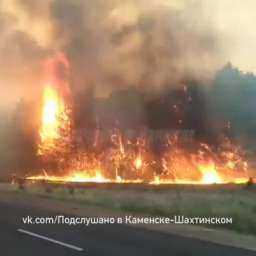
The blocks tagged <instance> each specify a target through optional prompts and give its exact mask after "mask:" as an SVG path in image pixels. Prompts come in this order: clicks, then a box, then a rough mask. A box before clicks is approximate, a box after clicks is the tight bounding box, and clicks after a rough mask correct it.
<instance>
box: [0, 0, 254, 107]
mask: <svg viewBox="0 0 256 256" xmlns="http://www.w3.org/2000/svg"><path fill="white" fill-rule="evenodd" d="M227 1H229V0H225V1H223V2H227ZM247 1H250V0H247ZM207 6H208V8H207ZM217 7H218V8H217ZM237 7H238V6H237ZM220 9H221V7H220V1H219V2H218V5H217V4H216V6H215V5H214V4H212V3H211V1H201V0H176V1H171V0H107V1H106V0H94V1H84V0H76V1H72V0H37V1H34V0H0V36H1V41H0V66H1V69H0V70H1V71H0V87H1V96H3V97H1V103H4V102H6V101H10V100H15V99H17V98H18V97H24V95H25V96H26V97H32V96H34V94H35V93H37V92H38V91H40V86H42V83H40V80H41V77H42V70H43V68H42V63H44V61H45V60H46V59H48V58H50V57H52V56H54V55H55V54H56V53H57V52H62V53H63V54H64V55H66V57H67V59H68V61H69V63H70V72H71V74H70V80H71V81H70V83H71V87H72V90H73V91H74V92H75V91H81V90H83V89H86V88H88V87H93V88H94V89H95V91H96V92H97V93H98V94H99V95H105V94H107V93H109V92H111V91H112V90H113V89H115V88H117V89H118V88H122V87H130V86H135V87H139V88H141V89H142V90H149V91H152V90H161V88H163V87H165V86H172V85H177V84H179V83H180V82H182V81H184V80H186V79H197V80H204V81H207V80H209V79H210V78H211V77H212V74H213V73H214V72H215V70H216V69H217V68H219V67H220V66H221V65H223V64H224V63H225V62H226V61H227V60H228V59H227V56H226V55H225V50H226V49H227V48H228V47H229V46H230V45H228V46H227V45H225V44H224V43H223V37H221V36H220V33H219V32H220V31H219V28H220V27H219V26H216V24H217V23H216V19H215V18H216V17H219V15H217V14H219V12H220ZM237 9H238V8H237ZM210 14H211V15H210ZM227 15H228V13H227ZM219 22H220V20H219V19H218V24H219ZM222 32H223V31H222ZM229 43H230V41H229ZM10 92H11V93H10ZM5 96H6V97H5ZM2 98H3V99H2Z"/></svg>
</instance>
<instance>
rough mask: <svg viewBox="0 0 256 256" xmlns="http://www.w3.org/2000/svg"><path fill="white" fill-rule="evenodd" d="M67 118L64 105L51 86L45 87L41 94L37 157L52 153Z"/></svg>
mask: <svg viewBox="0 0 256 256" xmlns="http://www.w3.org/2000/svg"><path fill="white" fill-rule="evenodd" d="M67 120H68V117H67V114H66V112H65V104H64V102H63V100H62V99H61V97H60V95H59V94H58V92H57V90H56V89H55V88H54V87H52V86H46V87H45V88H44V92H43V107H42V120H41V128H40V132H39V134H40V144H39V146H38V155H42V156H43V155H47V154H49V152H54V150H55V149H56V147H57V146H58V145H57V144H58V140H59V139H61V129H62V128H63V126H66V123H67Z"/></svg>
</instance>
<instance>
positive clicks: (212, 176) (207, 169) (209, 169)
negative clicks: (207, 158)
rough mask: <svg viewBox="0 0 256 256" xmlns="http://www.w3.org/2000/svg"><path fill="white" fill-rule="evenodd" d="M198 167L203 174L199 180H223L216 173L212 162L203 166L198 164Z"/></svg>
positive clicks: (208, 181) (211, 182) (216, 181)
mask: <svg viewBox="0 0 256 256" xmlns="http://www.w3.org/2000/svg"><path fill="white" fill-rule="evenodd" d="M198 168H199V170H200V171H201V172H202V174H203V177H202V180H201V182H202V183H203V184H219V183H222V182H223V181H222V179H221V177H220V175H219V174H218V173H217V171H216V169H215V165H214V163H211V164H209V165H203V166H201V165H199V166H198Z"/></svg>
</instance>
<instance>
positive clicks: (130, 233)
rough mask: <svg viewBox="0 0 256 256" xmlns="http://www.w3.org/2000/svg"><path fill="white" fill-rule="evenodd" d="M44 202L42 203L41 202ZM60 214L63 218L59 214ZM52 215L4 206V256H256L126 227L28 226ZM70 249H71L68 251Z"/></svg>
mask: <svg viewBox="0 0 256 256" xmlns="http://www.w3.org/2000/svg"><path fill="white" fill-rule="evenodd" d="M39 200H40V199H39ZM56 214H61V213H60V212H58V213H57V212H56ZM27 215H30V216H52V215H53V213H52V212H43V211H42V210H38V209H34V208H31V207H21V206H20V205H19V206H18V205H17V204H15V203H14V202H10V203H8V202H0V246H1V249H0V255H3V256H16V255H17V256H73V255H88V256H89V255H90V256H92V255H97V256H108V255H111V256H115V255H117V256H134V255H135V256H136V255H139V256H150V255H157V256H159V255H161V256H162V255H163V256H165V255H168V256H193V255H195V256H200V255H202V256H222V255H223V256H255V255H256V253H255V252H249V251H246V250H242V249H236V248H231V247H225V246H221V245H216V244H212V243H209V242H202V241H199V240H196V239H191V238H183V237H179V236H176V235H168V234H162V233H158V232H154V231H147V230H142V229H138V228H135V227H130V226H124V225H92V226H89V227H86V226H72V227H70V226H66V225H25V224H23V223H22V217H24V216H27ZM66 246H70V247H71V248H70V247H66Z"/></svg>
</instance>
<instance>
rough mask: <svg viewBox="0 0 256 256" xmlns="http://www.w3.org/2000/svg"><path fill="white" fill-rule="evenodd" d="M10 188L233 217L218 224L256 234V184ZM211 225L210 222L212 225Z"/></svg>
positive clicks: (132, 208) (144, 209)
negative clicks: (231, 220)
mask: <svg viewBox="0 0 256 256" xmlns="http://www.w3.org/2000/svg"><path fill="white" fill-rule="evenodd" d="M10 190H12V191H22V193H24V192H25V193H29V194H37V195H39V196H44V197H51V198H55V199H60V200H72V201H77V202H78V203H80V204H83V205H84V204H90V205H97V206H102V207H106V208H111V209H114V210H119V211H125V212H132V213H141V214H149V215H158V216H173V215H184V216H188V217H199V216H200V217H208V216H209V217H212V216H217V217H222V216H227V217H232V218H233V224H229V225H225V226H221V227H222V228H227V229H232V230H235V231H238V232H241V233H248V234H254V235H256V188H255V187H254V186H253V187H251V188H247V187H246V186H245V185H243V186H242V185H241V186H235V185H221V186H217V185H216V186H201V187H200V186H199V187H198V186H180V185H179V186H175V185H172V186H169V187H168V186H163V187H143V186H120V185H118V186H111V185H108V186H107V187H106V186H104V185H102V186H99V185H96V187H93V186H91V187H88V188H86V187H85V188H81V187H79V188H73V187H70V186H66V187H63V186H52V185H51V186H49V185H45V184H41V185H40V184H31V185H27V186H25V189H24V190H19V188H18V186H17V185H14V186H12V187H11V188H10ZM211 227H212V226H211Z"/></svg>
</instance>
